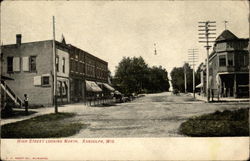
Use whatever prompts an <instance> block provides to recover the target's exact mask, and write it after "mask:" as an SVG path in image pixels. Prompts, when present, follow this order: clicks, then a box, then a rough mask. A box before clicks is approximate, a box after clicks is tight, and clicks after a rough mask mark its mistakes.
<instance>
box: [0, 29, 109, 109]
mask: <svg viewBox="0 0 250 161" xmlns="http://www.w3.org/2000/svg"><path fill="white" fill-rule="evenodd" d="M21 38H22V37H21V35H20V34H19V35H17V37H16V44H11V45H4V46H3V47H2V53H3V58H2V59H3V62H2V73H3V75H6V76H8V77H10V78H12V79H14V81H10V80H6V81H5V82H6V85H7V86H8V88H9V89H11V90H12V91H13V92H14V93H15V95H16V96H18V97H19V98H23V95H24V94H28V97H29V102H30V104H31V105H44V106H50V105H52V104H53V101H54V99H53V98H54V96H53V88H54V85H53V66H55V67H56V71H57V102H58V103H59V104H65V103H69V102H78V101H86V97H87V94H88V91H89V90H93V89H95V88H94V87H88V82H86V81H90V83H91V82H92V83H95V84H96V82H98V83H105V84H106V83H107V79H108V78H107V72H108V63H107V62H105V61H103V60H101V59H99V58H97V57H95V56H93V55H91V54H89V53H87V52H85V51H83V50H81V49H79V48H77V47H74V46H73V45H68V44H66V42H65V40H63V41H62V42H58V41H56V42H55V48H56V61H55V63H56V64H55V65H53V41H52V40H46V41H37V42H28V43H22V42H21ZM96 86H97V85H96ZM88 88H89V90H88ZM96 88H98V90H99V91H98V92H102V91H103V90H102V89H101V88H100V87H99V86H97V87H96ZM94 92H97V91H94Z"/></svg>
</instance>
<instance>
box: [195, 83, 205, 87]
mask: <svg viewBox="0 0 250 161" xmlns="http://www.w3.org/2000/svg"><path fill="white" fill-rule="evenodd" d="M202 87H203V83H200V84H198V85H197V86H196V87H195V88H202Z"/></svg>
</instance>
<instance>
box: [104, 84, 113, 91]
mask: <svg viewBox="0 0 250 161" xmlns="http://www.w3.org/2000/svg"><path fill="white" fill-rule="evenodd" d="M103 86H104V87H105V88H107V89H108V90H110V91H115V89H114V88H113V87H111V86H110V85H109V84H107V83H103Z"/></svg>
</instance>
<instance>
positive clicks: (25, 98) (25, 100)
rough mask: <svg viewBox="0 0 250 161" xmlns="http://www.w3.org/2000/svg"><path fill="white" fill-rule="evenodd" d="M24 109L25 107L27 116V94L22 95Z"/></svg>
mask: <svg viewBox="0 0 250 161" xmlns="http://www.w3.org/2000/svg"><path fill="white" fill-rule="evenodd" d="M24 107H25V113H26V114H28V113H29V112H28V107H29V98H28V96H27V94H24Z"/></svg>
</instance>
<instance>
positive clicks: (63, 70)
mask: <svg viewBox="0 0 250 161" xmlns="http://www.w3.org/2000/svg"><path fill="white" fill-rule="evenodd" d="M62 72H63V73H65V58H63V59H62Z"/></svg>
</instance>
